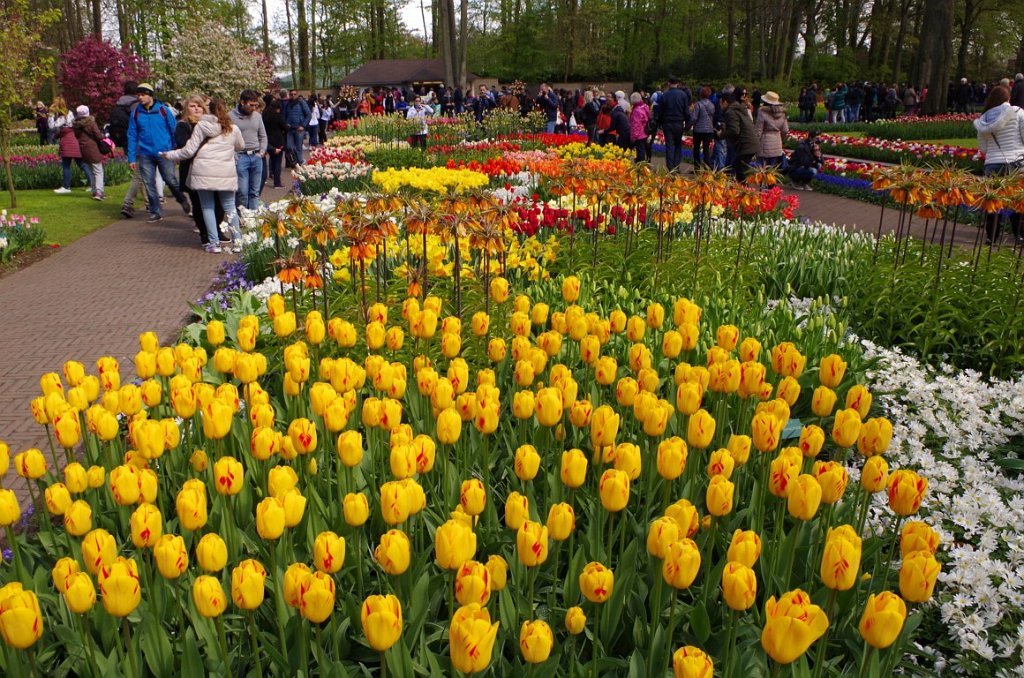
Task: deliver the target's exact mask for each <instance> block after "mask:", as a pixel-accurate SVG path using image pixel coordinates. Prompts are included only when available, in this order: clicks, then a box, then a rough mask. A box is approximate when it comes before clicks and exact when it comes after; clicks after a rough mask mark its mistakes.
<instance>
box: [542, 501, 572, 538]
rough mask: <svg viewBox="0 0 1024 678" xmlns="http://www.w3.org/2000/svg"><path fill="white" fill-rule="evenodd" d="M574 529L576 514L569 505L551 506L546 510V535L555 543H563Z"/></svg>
mask: <svg viewBox="0 0 1024 678" xmlns="http://www.w3.org/2000/svg"><path fill="white" fill-rule="evenodd" d="M575 527H576V513H575V511H573V508H572V506H571V505H569V504H565V503H560V504H553V505H552V506H551V508H550V509H548V520H547V528H548V535H549V536H550V537H551V539H554V540H555V541H565V540H566V539H568V538H569V535H570V534H572V531H573V530H574V529H575Z"/></svg>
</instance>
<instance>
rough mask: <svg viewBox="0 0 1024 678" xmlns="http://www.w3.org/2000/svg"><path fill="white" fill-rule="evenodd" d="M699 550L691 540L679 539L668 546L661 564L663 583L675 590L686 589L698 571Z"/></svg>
mask: <svg viewBox="0 0 1024 678" xmlns="http://www.w3.org/2000/svg"><path fill="white" fill-rule="evenodd" d="M700 562H701V557H700V550H699V549H698V548H697V544H696V543H694V541H693V540H692V539H680V540H679V541H676V542H673V543H672V544H670V545H669V547H668V551H667V552H666V553H665V558H664V559H663V560H662V564H661V575H662V578H664V580H665V583H666V584H668V585H669V586H671V587H673V588H675V589H687V588H689V587H690V585H691V584H693V580H694V579H696V578H697V573H698V572H699V571H700Z"/></svg>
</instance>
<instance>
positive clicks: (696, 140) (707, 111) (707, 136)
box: [692, 86, 715, 169]
mask: <svg viewBox="0 0 1024 678" xmlns="http://www.w3.org/2000/svg"><path fill="white" fill-rule="evenodd" d="M697 96H698V97H700V99H699V100H698V101H697V103H695V104H694V105H693V115H692V118H693V166H694V168H698V169H699V168H704V169H707V168H709V167H711V140H712V139H714V138H715V104H714V103H712V101H711V88H710V87H707V86H705V87H701V88H700V91H699V92H698V93H697Z"/></svg>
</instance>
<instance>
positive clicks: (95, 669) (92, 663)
mask: <svg viewBox="0 0 1024 678" xmlns="http://www.w3.org/2000/svg"><path fill="white" fill-rule="evenodd" d="M77 616H78V618H79V620H80V621H81V622H82V627H81V631H82V643H83V644H84V645H85V651H86V656H87V657H88V659H89V672H90V673H91V674H92V675H94V676H98V675H100V669H99V666H98V665H97V664H96V655H95V654H94V652H95V650H94V649H93V641H92V630H91V629H90V628H89V613H88V612H86V613H85V614H81V615H77Z"/></svg>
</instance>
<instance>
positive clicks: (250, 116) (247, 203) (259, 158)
mask: <svg viewBox="0 0 1024 678" xmlns="http://www.w3.org/2000/svg"><path fill="white" fill-rule="evenodd" d="M259 105H260V95H259V94H258V93H257V92H256V91H254V90H251V89H247V90H243V91H242V94H241V95H240V96H239V97H238V106H236V107H235V108H233V109H231V112H230V115H231V121H232V122H233V123H235V125H236V126H237V127H238V129H239V131H240V132H241V133H242V138H243V139H244V140H245V150H244V151H239V152H238V153H235V173H236V174H237V175H238V192H237V193H236V194H235V204H236V205H237V206H239V207H245V208H246V209H250V210H254V209H256V208H257V207H259V204H260V185H261V180H262V179H263V156H265V155H266V154H267V129H266V127H264V126H263V116H262V115H261V114H260V110H259Z"/></svg>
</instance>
